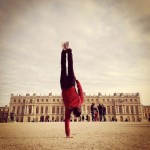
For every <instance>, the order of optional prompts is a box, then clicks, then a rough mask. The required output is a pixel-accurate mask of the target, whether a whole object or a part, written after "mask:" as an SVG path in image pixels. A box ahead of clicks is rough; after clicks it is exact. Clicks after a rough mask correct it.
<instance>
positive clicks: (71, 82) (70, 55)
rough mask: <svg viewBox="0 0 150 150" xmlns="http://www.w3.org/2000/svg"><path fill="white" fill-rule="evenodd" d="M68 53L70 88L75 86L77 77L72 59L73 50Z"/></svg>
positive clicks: (68, 50)
mask: <svg viewBox="0 0 150 150" xmlns="http://www.w3.org/2000/svg"><path fill="white" fill-rule="evenodd" d="M67 52H68V82H69V83H68V85H69V87H71V86H75V76H74V70H73V58H72V50H71V49H67Z"/></svg>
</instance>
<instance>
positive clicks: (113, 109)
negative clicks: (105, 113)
mask: <svg viewBox="0 0 150 150" xmlns="http://www.w3.org/2000/svg"><path fill="white" fill-rule="evenodd" d="M112 113H113V114H115V107H114V106H112Z"/></svg>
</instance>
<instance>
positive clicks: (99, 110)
mask: <svg viewBox="0 0 150 150" xmlns="http://www.w3.org/2000/svg"><path fill="white" fill-rule="evenodd" d="M91 115H92V121H98V115H99V121H106V117H105V116H106V107H105V106H104V105H103V104H99V105H98V106H96V105H95V103H92V105H91Z"/></svg>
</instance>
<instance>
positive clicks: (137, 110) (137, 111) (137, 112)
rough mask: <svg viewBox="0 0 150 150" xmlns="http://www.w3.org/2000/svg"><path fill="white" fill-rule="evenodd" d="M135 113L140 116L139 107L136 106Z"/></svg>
mask: <svg viewBox="0 0 150 150" xmlns="http://www.w3.org/2000/svg"><path fill="white" fill-rule="evenodd" d="M135 111H136V114H139V109H138V106H135Z"/></svg>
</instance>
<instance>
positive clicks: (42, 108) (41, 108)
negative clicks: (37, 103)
mask: <svg viewBox="0 0 150 150" xmlns="http://www.w3.org/2000/svg"><path fill="white" fill-rule="evenodd" d="M43 111H44V109H43V106H41V114H43Z"/></svg>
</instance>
